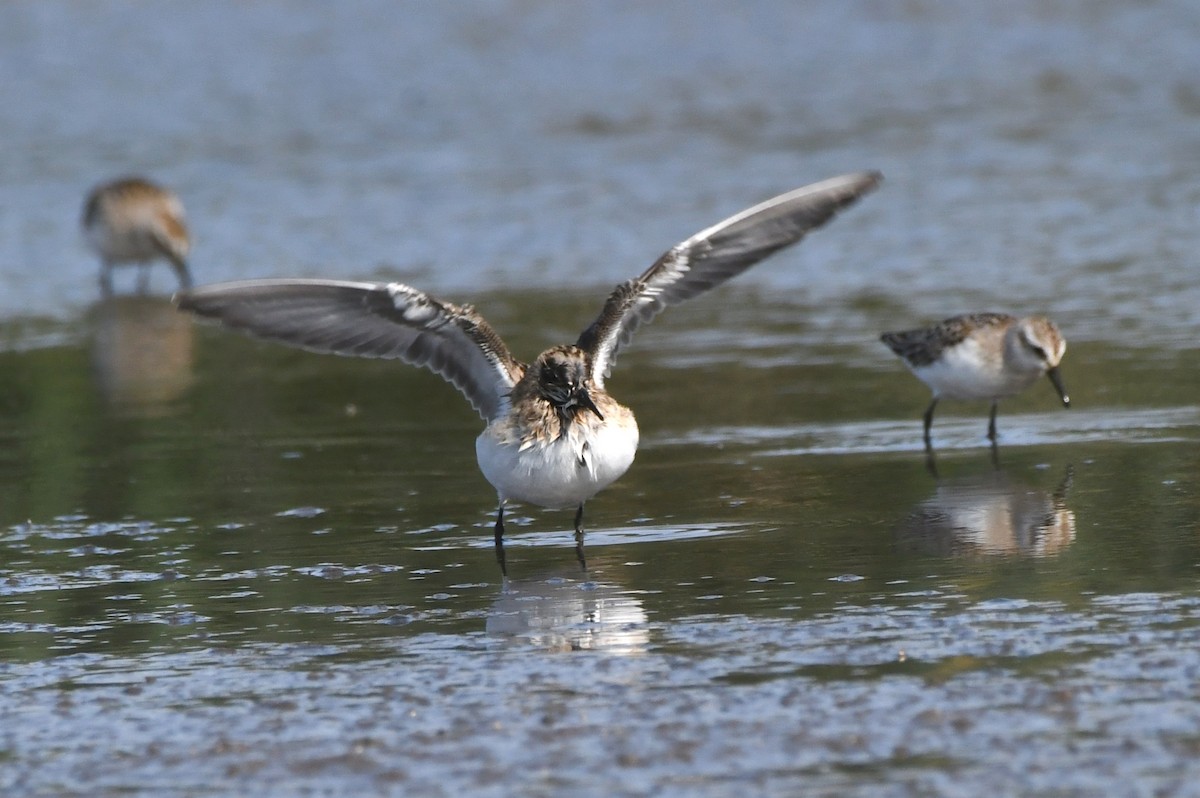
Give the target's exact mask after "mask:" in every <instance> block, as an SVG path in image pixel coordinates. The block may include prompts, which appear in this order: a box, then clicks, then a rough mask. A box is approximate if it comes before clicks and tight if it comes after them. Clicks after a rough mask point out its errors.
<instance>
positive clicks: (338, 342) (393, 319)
mask: <svg viewBox="0 0 1200 798" xmlns="http://www.w3.org/2000/svg"><path fill="white" fill-rule="evenodd" d="M175 302H176V304H177V305H178V306H179V307H180V308H182V309H183V310H189V311H192V312H193V313H197V314H199V315H201V316H207V317H210V318H214V319H217V320H219V321H221V322H222V323H224V324H226V325H228V326H230V327H233V328H235V329H238V330H242V331H244V332H247V333H250V334H252V335H256V336H258V337H260V338H266V339H269V340H273V341H279V342H281V343H285V344H290V345H292V346H297V347H301V348H303V349H309V350H312V351H314V352H325V353H332V354H338V355H355V356H358V357H374V358H385V359H397V360H402V361H404V362H405V363H410V364H412V365H414V366H423V367H425V368H427V369H429V370H430V371H433V372H434V373H436V374H439V375H441V376H442V377H444V378H446V380H448V381H449V382H450V383H451V384H453V385H454V386H455V387H456V388H458V389H459V390H460V391H462V393H463V394H464V395H465V396H466V397H467V400H468V401H470V403H471V405H472V406H473V407H474V408H475V409H476V410H477V411H478V412H479V414H480V415H481V416H483V417H484V418H485V419H492V418H495V417H496V416H497V415H499V414H500V413H501V412H503V410H505V409H506V408H507V406H508V394H509V392H510V391H511V390H512V387H513V385H515V384H516V381H517V380H518V379H520V377H521V374H522V373H523V372H524V365H523V364H521V363H519V362H517V361H516V360H514V359H513V357H512V355H511V354H510V353H509V351H508V347H507V346H505V344H504V342H503V341H502V340H501V339H500V336H499V335H497V334H496V332H495V330H493V329H492V327H491V325H489V324H488V323H487V322H486V321H485V320H484V318H483V317H482V316H480V315H479V314H478V313H476V312H475V309H474V308H472V307H470V306H469V305H467V306H458V305H452V304H450V303H448V302H440V301H438V300H437V299H434V298H433V297H431V296H429V295H428V294H426V293H424V292H422V291H418V290H417V289H415V288H410V287H408V286H406V285H402V284H400V283H355V282H346V281H341V280H249V281H245V282H235V283H220V284H217V285H210V286H204V287H201V288H197V289H194V290H190V291H182V292H180V293H179V294H176V296H175Z"/></svg>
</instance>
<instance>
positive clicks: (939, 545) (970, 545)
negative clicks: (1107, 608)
mask: <svg viewBox="0 0 1200 798" xmlns="http://www.w3.org/2000/svg"><path fill="white" fill-rule="evenodd" d="M1073 477H1074V472H1073V470H1072V469H1071V468H1070V467H1069V466H1068V467H1067V469H1066V472H1065V473H1064V474H1063V478H1062V480H1061V481H1060V482H1059V485H1058V487H1057V488H1055V490H1054V492H1053V493H1047V492H1045V491H1043V490H1039V489H1037V488H1034V487H1032V486H1030V485H1025V484H1022V483H1019V482H1012V481H1010V480H1009V479H1008V478H1006V477H1005V476H1004V475H1003V474H1000V473H993V474H987V475H983V476H978V477H972V478H967V479H960V480H952V481H948V482H942V483H939V484H938V486H937V489H936V490H935V491H934V494H933V495H932V496H930V497H929V498H928V499H926V500H925V501H923V502H921V503H920V504H918V505H917V506H916V507H915V508H914V509H913V511H912V512H911V513H909V515H908V517H907V518H906V519H904V521H902V522H901V523H900V524H899V525H898V526H897V529H896V534H897V537H898V538H899V539H900V540H901V541H902V542H904V543H905V544H906V545H912V546H915V547H916V548H919V549H921V550H923V551H927V552H930V553H934V554H941V555H950V556H994V555H1025V556H1032V557H1044V556H1047V555H1051V554H1061V553H1062V552H1063V551H1065V550H1066V549H1067V548H1068V547H1070V546H1071V544H1072V543H1074V542H1075V513H1074V512H1072V511H1071V509H1070V508H1069V507H1067V493H1068V492H1069V491H1070V489H1071V483H1072V481H1073Z"/></svg>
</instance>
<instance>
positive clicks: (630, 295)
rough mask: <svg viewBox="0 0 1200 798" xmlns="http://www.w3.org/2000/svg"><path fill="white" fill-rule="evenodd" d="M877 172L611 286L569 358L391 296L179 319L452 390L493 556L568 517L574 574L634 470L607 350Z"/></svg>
mask: <svg viewBox="0 0 1200 798" xmlns="http://www.w3.org/2000/svg"><path fill="white" fill-rule="evenodd" d="M879 180H880V176H879V175H878V174H877V173H874V172H863V173H858V174H851V175H844V176H842V177H835V178H833V179H831V180H826V181H824V182H821V183H816V184H814V185H811V186H806V187H804V188H799V189H796V190H795V191H791V192H789V193H787V194H783V195H781V196H778V197H775V198H774V199H770V200H767V201H766V202H764V203H762V204H760V205H756V206H754V207H752V208H749V209H747V210H745V211H742V212H741V213H739V214H736V215H734V216H731V217H730V218H728V219H725V220H724V221H722V222H718V223H717V224H715V225H713V226H712V227H709V228H707V229H705V230H702V231H700V232H699V233H696V234H695V235H694V236H692V237H691V238H689V239H687V240H686V241H683V242H681V243H679V244H676V245H675V246H674V247H672V248H671V249H669V250H667V252H666V253H664V254H663V255H662V256H661V257H660V258H659V259H658V260H657V261H656V262H655V263H654V265H652V266H651V267H650V268H649V269H647V270H646V272H645V273H643V274H642V275H641V276H640V277H636V278H634V279H632V280H628V281H626V282H624V283H622V284H621V285H619V286H617V288H616V290H614V291H613V293H612V294H611V295H610V296H609V298H608V301H607V302H605V304H604V308H603V309H602V310H601V311H600V315H599V316H598V317H597V318H596V320H595V321H594V322H593V323H592V324H591V325H590V326H589V327H588V328H587V329H585V330H584V331H583V332H582V333H581V334H580V336H579V339H578V340H577V341H576V342H575V343H574V344H573V345H571V344H569V345H563V346H555V347H551V348H550V349H547V350H546V351H545V352H543V353H542V354H541V355H539V356H538V358H537V360H535V361H534V363H533V365H526V364H525V363H522V362H520V361H518V360H516V359H515V358H514V357H513V356H512V354H511V353H510V352H509V350H508V347H507V346H506V345H505V344H504V341H503V340H501V338H500V336H499V335H497V334H496V332H495V331H494V330H493V329H492V327H491V326H490V325H489V324H488V323H487V322H486V321H485V320H484V318H483V317H482V316H481V315H480V314H479V313H477V312H476V311H475V309H474V308H472V307H470V306H469V305H467V306H456V305H451V304H449V303H446V302H441V301H439V300H437V299H434V298H433V297H431V296H430V295H428V294H426V293H424V292H422V291H418V290H417V289H415V288H410V287H409V286H406V285H401V284H399V283H389V284H376V283H351V282H339V281H332V280H254V281H249V282H243V283H228V284H224V285H213V286H204V287H201V288H197V289H195V290H193V291H184V292H181V293H180V294H179V295H178V297H177V300H176V301H177V302H178V303H179V306H180V307H181V308H183V309H185V310H191V311H194V312H196V313H199V314H200V315H202V316H211V317H214V318H217V319H219V320H220V321H222V322H224V323H225V324H227V325H229V326H231V327H234V328H237V329H241V330H245V331H247V332H250V333H253V334H255V335H259V336H262V337H264V338H270V339H273V340H276V341H281V342H283V343H287V344H291V345H293V346H300V347H304V348H306V349H311V350H315V351H318V352H331V353H335V354H342V355H358V356H361V357H382V358H398V359H400V360H403V361H405V362H408V363H412V364H413V365H418V366H425V367H426V368H428V369H430V370H431V371H434V372H436V373H438V374H440V375H441V376H443V377H445V378H446V379H447V380H449V381H450V382H451V383H453V384H454V386H455V387H457V388H458V389H459V390H460V391H462V392H463V394H465V395H466V397H467V399H468V400H469V401H470V402H471V404H472V405H473V406H474V407H475V409H476V410H477V411H478V412H479V414H480V415H481V416H483V417H484V418H485V419H486V420H487V422H488V423H487V427H486V428H485V429H484V431H483V433H482V434H480V436H479V438H478V439H477V440H476V442H475V454H476V459H477V460H478V461H479V468H480V470H481V471H483V475H484V476H485V477H486V478H487V480H488V481H489V482H490V483H492V485H493V486H494V487H495V488H496V491H497V493H498V494H499V497H500V507H499V510H498V512H497V515H496V528H495V540H496V554H497V558H498V559H499V560H500V564H501V568H503V567H504V558H503V554H504V549H503V544H502V540H503V535H504V503H505V502H506V501H509V500H512V501H520V502H528V503H530V504H536V505H540V506H542V507H552V508H558V507H577V508H578V509H577V511H576V513H575V539H576V551H577V553H578V555H579V560H580V563H581V564H583V562H584V559H583V503H584V502H585V501H587V500H588V499H590V498H591V497H592V496H594V495H595V494H596V493H597V492H598V491H600V490H601V489H603V488H604V487H606V486H608V485H609V484H610V483H612V482H613V481H614V480H616V479H617V478H618V477H620V476H621V475H622V474H624V473H625V471H626V469H628V468H629V466H630V464H632V463H633V456H634V452H635V451H636V450H637V444H638V428H637V423H636V422H635V421H634V418H633V413H632V412H631V411H630V410H629V409H628V408H626V407H624V406H622V405H621V404H619V403H618V402H617V401H616V400H615V399H613V398H612V397H611V396H609V394H608V392H607V391H605V388H604V382H605V380H606V379H607V378H608V375H609V372H610V370H611V369H612V367H613V364H614V363H615V362H616V358H617V352H618V350H619V349H620V348H621V347H622V346H624V345H625V344H626V343H628V342H629V339H630V338H631V337H632V336H633V333H634V331H635V330H637V328H638V327H640V326H641V325H642V324H643V323H645V322H648V321H650V320H651V319H653V318H654V317H655V316H657V315H658V314H659V312H660V311H662V310H663V309H664V308H666V307H668V306H669V305H675V304H678V303H680V302H683V301H684V300H686V299H690V298H692V297H694V296H697V295H699V294H702V293H704V292H705V291H707V290H709V289H710V288H713V287H714V286H717V285H720V284H721V283H723V282H725V281H726V280H728V279H730V278H732V277H735V276H736V275H738V274H741V273H742V272H743V271H745V270H746V269H748V268H750V267H751V266H753V265H754V264H755V263H758V262H759V261H760V260H762V259H763V258H766V257H767V256H769V255H771V254H773V253H775V252H778V251H779V250H781V249H783V248H784V247H788V246H791V245H792V244H795V243H796V242H797V241H799V240H800V239H801V238H803V237H804V235H805V234H806V233H808V232H809V231H811V230H814V229H816V228H818V227H820V226H821V225H823V224H825V223H826V222H828V221H829V220H830V219H832V218H833V217H834V215H835V214H836V213H837V212H838V211H840V210H842V209H843V208H845V207H847V206H849V205H851V204H853V203H854V202H855V201H856V200H857V199H858V198H859V197H861V196H862V195H863V194H865V193H866V192H868V191H870V190H871V189H873V188H875V186H876V185H877V184H878V183H879Z"/></svg>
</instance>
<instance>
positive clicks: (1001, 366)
mask: <svg viewBox="0 0 1200 798" xmlns="http://www.w3.org/2000/svg"><path fill="white" fill-rule="evenodd" d="M912 372H913V374H915V375H916V376H917V378H918V379H919V380H921V382H923V383H925V384H926V385H928V386H929V388H930V389H931V390H932V391H933V393H934V395H935V396H938V397H941V398H944V399H994V398H997V397H1001V396H1012V395H1013V394H1015V393H1019V392H1020V391H1022V390H1024V389H1025V388H1027V387H1029V386H1030V385H1031V384H1032V383H1033V382H1034V380H1036V379H1037V378H1038V376H1039V372H1038V371H1032V372H1030V371H1024V370H1017V369H1014V368H1011V367H1006V364H1005V362H1004V359H1003V357H1002V355H1001V353H1000V352H998V351H993V350H991V349H989V348H988V347H987V346H984V345H982V344H981V343H980V342H979V341H977V340H975V339H973V338H968V339H966V340H965V341H963V342H961V343H959V344H956V345H955V346H951V347H948V348H946V349H944V350H943V351H942V355H941V357H939V358H938V359H937V360H935V361H934V362H933V363H930V364H929V365H927V366H915V367H912Z"/></svg>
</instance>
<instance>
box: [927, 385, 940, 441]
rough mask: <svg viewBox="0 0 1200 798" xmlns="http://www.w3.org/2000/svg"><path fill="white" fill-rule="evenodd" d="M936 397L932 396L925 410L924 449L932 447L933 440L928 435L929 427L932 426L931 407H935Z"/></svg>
mask: <svg viewBox="0 0 1200 798" xmlns="http://www.w3.org/2000/svg"><path fill="white" fill-rule="evenodd" d="M937 403H938V398H937V397H936V396H935V397H933V401H932V402H930V403H929V407H928V408H927V409H926V410H925V449H926V451H931V450H932V449H933V440H932V439H931V438H930V437H929V428H930V427H932V426H933V409H934V408H935V407H937Z"/></svg>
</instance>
